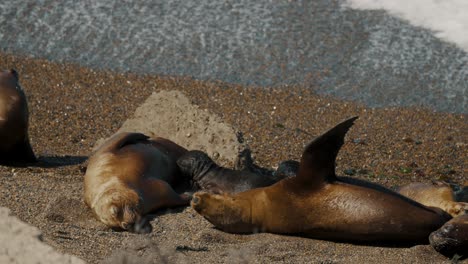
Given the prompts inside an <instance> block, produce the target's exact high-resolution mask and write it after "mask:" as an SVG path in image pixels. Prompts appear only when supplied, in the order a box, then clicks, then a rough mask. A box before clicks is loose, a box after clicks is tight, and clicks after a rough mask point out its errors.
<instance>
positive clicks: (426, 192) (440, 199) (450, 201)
mask: <svg viewBox="0 0 468 264" xmlns="http://www.w3.org/2000/svg"><path fill="white" fill-rule="evenodd" d="M398 192H399V193H400V194H402V195H404V196H406V197H408V198H411V199H413V200H415V201H417V202H419V203H421V204H424V205H425V206H431V207H438V208H441V209H442V210H444V211H446V212H447V213H449V214H450V215H451V216H453V217H456V216H459V215H463V214H466V213H467V212H468V203H464V202H457V201H456V198H455V194H454V192H453V190H452V188H451V187H450V185H449V184H447V183H444V182H433V183H411V184H408V185H405V186H402V187H400V188H399V189H398Z"/></svg>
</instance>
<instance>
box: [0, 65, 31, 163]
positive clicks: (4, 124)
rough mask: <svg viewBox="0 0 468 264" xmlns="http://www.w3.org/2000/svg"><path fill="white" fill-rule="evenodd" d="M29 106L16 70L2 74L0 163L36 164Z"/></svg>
mask: <svg viewBox="0 0 468 264" xmlns="http://www.w3.org/2000/svg"><path fill="white" fill-rule="evenodd" d="M28 119H29V113H28V104H27V101H26V95H25V94H24V91H23V89H22V88H21V86H20V85H19V76H18V73H17V72H16V71H15V70H9V71H3V72H0V139H1V141H0V163H3V164H8V163H12V162H13V163H16V162H34V161H36V156H35V155H34V152H33V150H32V148H31V144H30V143H29V137H28Z"/></svg>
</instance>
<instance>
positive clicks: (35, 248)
mask: <svg viewBox="0 0 468 264" xmlns="http://www.w3.org/2000/svg"><path fill="white" fill-rule="evenodd" d="M0 263H2V264H8V263H22V264H27V263H34V264H39V263H47V264H53V263H57V264H66V263H71V264H79V263H85V262H84V261H83V260H81V259H79V258H77V257H74V256H70V255H66V254H61V253H58V252H57V251H55V250H54V249H53V248H52V247H51V246H49V245H46V244H45V243H43V242H42V232H41V231H40V230H39V229H37V228H36V227H33V226H30V225H28V224H26V223H24V222H22V221H20V220H19V219H18V218H16V217H15V216H13V215H11V214H10V210H9V209H8V208H5V207H0Z"/></svg>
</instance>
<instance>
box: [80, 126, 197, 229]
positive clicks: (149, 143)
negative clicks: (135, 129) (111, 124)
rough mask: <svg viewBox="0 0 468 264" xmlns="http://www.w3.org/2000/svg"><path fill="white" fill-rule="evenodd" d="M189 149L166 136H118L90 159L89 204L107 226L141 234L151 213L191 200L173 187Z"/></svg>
mask: <svg viewBox="0 0 468 264" xmlns="http://www.w3.org/2000/svg"><path fill="white" fill-rule="evenodd" d="M186 151H187V150H186V149H184V148H182V147H181V146H179V145H177V144H175V143H174V142H172V141H170V140H167V139H164V138H154V139H151V140H150V139H148V137H146V136H145V135H143V134H139V133H120V134H116V135H115V136H113V137H112V138H111V139H109V141H107V142H105V143H104V144H103V146H101V147H100V148H99V149H98V150H97V151H96V153H95V154H94V155H92V156H91V158H90V159H89V163H88V168H87V171H86V174H85V178H84V198H85V202H86V204H87V205H88V206H89V207H90V208H91V209H92V210H93V212H94V213H95V215H96V216H97V218H98V219H99V220H100V221H101V222H103V223H104V224H106V225H107V226H109V227H113V228H121V229H124V230H130V231H135V232H138V230H135V228H136V227H137V225H138V224H139V223H141V221H143V216H144V215H146V214H148V213H149V212H152V211H154V210H157V209H159V208H163V207H173V206H179V205H187V204H188V203H189V199H188V197H186V196H184V195H179V194H177V193H176V192H175V191H174V189H173V187H174V186H175V185H177V184H178V183H179V182H181V181H182V180H181V178H180V177H181V176H180V174H179V171H178V168H177V165H176V163H175V162H176V160H177V158H178V157H179V156H181V155H182V154H184V153H185V152H186Z"/></svg>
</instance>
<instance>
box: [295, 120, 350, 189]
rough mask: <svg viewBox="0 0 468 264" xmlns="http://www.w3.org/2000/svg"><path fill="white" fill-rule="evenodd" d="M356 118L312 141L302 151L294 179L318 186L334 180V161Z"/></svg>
mask: <svg viewBox="0 0 468 264" xmlns="http://www.w3.org/2000/svg"><path fill="white" fill-rule="evenodd" d="M357 118H358V117H353V118H350V119H348V120H346V121H344V122H342V123H340V124H338V125H337V126H335V127H334V128H332V129H330V130H328V131H327V132H326V133H325V134H323V135H321V136H319V137H318V138H316V139H315V140H313V141H312V142H311V143H309V145H307V147H306V148H305V150H304V153H303V154H302V158H301V164H300V165H299V171H298V173H297V176H296V178H297V179H298V181H300V182H301V183H307V184H313V185H314V184H320V183H322V182H332V181H335V180H336V175H335V160H336V156H337V154H338V151H339V150H340V148H341V146H343V143H344V137H345V135H346V132H348V130H349V128H350V127H351V126H352V125H353V124H354V120H356V119H357Z"/></svg>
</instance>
